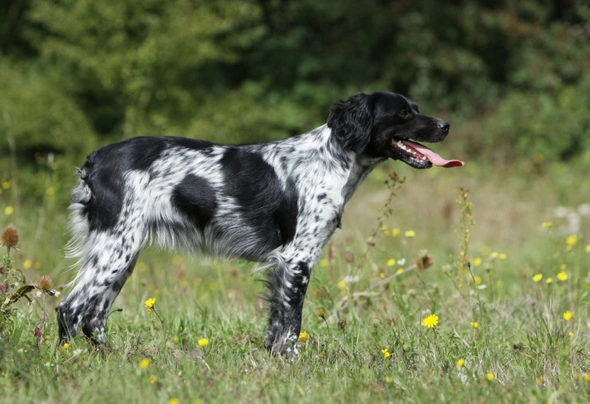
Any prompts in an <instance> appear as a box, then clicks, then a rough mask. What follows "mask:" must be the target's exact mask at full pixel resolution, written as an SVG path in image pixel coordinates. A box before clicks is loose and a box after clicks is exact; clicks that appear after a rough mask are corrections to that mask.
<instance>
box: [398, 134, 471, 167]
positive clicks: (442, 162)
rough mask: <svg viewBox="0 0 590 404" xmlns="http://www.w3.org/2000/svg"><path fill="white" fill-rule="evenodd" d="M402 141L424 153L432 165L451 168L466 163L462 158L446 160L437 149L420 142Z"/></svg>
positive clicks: (408, 146)
mask: <svg viewBox="0 0 590 404" xmlns="http://www.w3.org/2000/svg"><path fill="white" fill-rule="evenodd" d="M401 142H402V143H403V144H404V146H406V147H407V148H410V149H413V150H415V151H416V152H418V153H420V154H422V155H423V156H424V157H426V158H427V159H428V161H430V162H431V163H432V165H435V166H437V167H445V168H449V167H461V166H462V165H465V163H464V162H463V161H461V160H446V159H444V158H442V157H441V156H439V155H438V154H437V153H436V152H435V151H433V150H430V149H429V148H428V147H426V146H423V145H421V144H419V143H415V142H411V141H409V140H402V141H401Z"/></svg>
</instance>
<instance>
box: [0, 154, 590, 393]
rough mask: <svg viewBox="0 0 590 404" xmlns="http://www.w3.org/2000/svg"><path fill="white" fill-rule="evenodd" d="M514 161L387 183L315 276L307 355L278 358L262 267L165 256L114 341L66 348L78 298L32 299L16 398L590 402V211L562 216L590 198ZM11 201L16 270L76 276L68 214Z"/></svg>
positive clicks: (23, 315)
mask: <svg viewBox="0 0 590 404" xmlns="http://www.w3.org/2000/svg"><path fill="white" fill-rule="evenodd" d="M392 167H395V169H396V170H398V169H399V170H400V171H398V172H399V173H400V177H402V176H403V177H406V178H407V179H406V181H405V183H403V184H401V183H400V181H399V180H398V179H395V180H394V179H392V178H391V177H390V174H389V173H390V171H391V169H392ZM515 169H516V168H515V167H510V168H506V169H505V171H503V170H502V169H498V170H494V175H493V176H492V175H489V176H488V175H486V174H485V173H484V174H482V173H480V172H477V171H470V170H472V169H471V168H469V166H466V167H465V169H461V170H459V169H455V170H436V169H432V170H428V171H420V172H417V171H411V170H406V169H404V168H400V167H399V164H397V165H392V166H385V167H384V168H383V169H382V170H379V171H377V172H375V173H374V174H372V176H371V178H370V181H369V183H368V184H366V185H364V186H363V188H362V189H361V191H360V194H359V195H356V196H355V197H354V198H353V200H352V201H351V203H350V204H349V206H347V209H346V213H345V217H344V229H343V230H342V231H339V232H338V233H337V234H336V235H335V237H334V238H333V240H332V241H331V242H330V244H329V245H328V247H327V248H326V252H325V255H324V258H323V259H322V261H321V262H320V263H319V264H318V265H317V266H316V268H315V269H314V273H313V280H312V283H311V285H310V289H309V291H308V295H307V299H306V306H305V309H304V320H303V332H304V333H305V334H303V335H302V338H301V340H300V356H299V358H297V359H296V360H291V359H289V358H282V357H271V356H269V355H268V354H267V353H266V351H265V350H264V349H263V334H264V328H265V325H266V306H265V304H264V302H263V300H262V298H261V294H262V292H263V290H264V289H263V284H262V282H259V281H258V280H260V279H262V278H263V274H260V273H257V274H254V275H252V274H251V269H252V264H250V263H246V262H236V261H224V260H217V259H210V258H203V257H189V256H186V255H180V254H174V253H164V252H161V251H158V250H156V249H148V250H146V251H145V252H144V253H142V255H141V257H140V260H139V263H138V265H137V268H136V270H135V272H136V273H135V274H134V275H133V276H132V277H131V279H130V280H129V281H128V283H127V285H126V287H125V289H124V290H123V292H122V294H121V296H120V297H119V299H118V300H117V301H116V302H115V306H114V308H115V309H116V310H115V311H113V313H112V314H111V316H110V318H109V324H108V336H109V342H108V344H107V346H105V347H102V348H100V349H96V348H95V347H93V346H92V345H91V344H89V343H88V342H87V341H86V340H84V339H83V338H78V339H76V340H74V341H72V342H71V343H70V344H69V345H68V346H58V345H57V340H56V333H57V329H56V324H55V315H54V313H53V308H54V307H55V305H56V304H57V303H58V302H59V301H60V300H61V298H62V297H63V296H61V297H57V298H56V297H51V296H48V295H45V294H43V295H40V296H35V291H32V292H31V294H30V295H31V297H32V299H31V302H30V303H29V302H27V301H25V300H24V299H21V301H20V302H18V303H17V304H16V305H14V307H15V311H14V312H11V314H10V319H11V322H9V323H6V324H5V327H4V331H3V333H2V339H1V340H0V389H1V391H3V397H4V399H5V400H7V401H10V402H48V403H53V402H64V401H67V402H74V403H75V402H84V403H92V402H149V403H151V402H154V403H173V402H179V403H199V402H203V403H209V402H212V403H217V402H219V403H221V402H246V403H250V402H256V403H258V402H269V403H270V402H272V403H276V402H280V403H283V402H284V403H290V402H343V403H344V402H419V403H423V402H446V401H454V402H554V401H558V402H587V401H588V399H590V360H589V358H588V355H589V354H590V353H589V345H590V340H589V339H588V329H589V325H590V314H589V306H590V298H589V294H590V273H589V270H590V268H589V267H588V266H587V262H588V260H589V258H590V251H589V249H590V247H588V245H589V244H590V239H589V238H588V237H590V234H589V231H590V227H589V226H588V224H589V223H588V217H586V216H583V215H582V214H580V215H579V216H580V217H579V218H578V219H579V221H580V225H579V227H578V229H577V232H575V233H570V232H568V231H569V230H568V226H567V223H566V222H567V220H566V219H564V218H559V217H556V216H555V214H554V210H555V208H556V207H557V206H560V205H564V206H566V207H568V208H570V210H571V211H572V212H573V211H574V210H573V209H574V208H577V207H578V206H580V205H582V203H583V202H584V201H587V200H589V199H590V194H589V193H590V190H587V189H586V188H587V187H586V186H585V185H584V184H585V181H586V179H585V178H583V177H582V176H580V177H576V176H572V175H571V174H570V173H565V174H564V171H563V168H562V167H560V166H555V167H553V168H551V169H550V171H549V172H546V173H543V175H536V174H534V173H526V172H525V174H523V176H510V175H509V173H510V172H511V171H512V170H515ZM581 172H583V170H582V171H581ZM566 180H567V181H566ZM384 181H389V186H384V184H383V182H384ZM564 181H565V182H564ZM49 186H51V184H49ZM461 188H462V190H461ZM572 190H575V191H576V192H572ZM50 197H51V195H48V196H47V198H50ZM0 198H1V199H0V203H1V204H2V205H0V208H2V209H1V210H2V211H3V210H5V208H6V207H8V206H12V207H13V212H11V213H10V215H6V211H4V216H2V213H3V212H2V211H0V218H1V219H0V220H1V221H0V224H1V225H8V224H9V223H10V222H14V224H15V226H16V228H17V229H18V231H19V233H20V241H19V250H16V251H15V250H13V251H11V258H12V259H13V260H14V266H15V267H16V268H20V269H22V270H23V272H24V274H25V276H26V277H27V279H29V281H30V280H32V281H33V282H32V283H35V282H37V280H38V279H39V278H40V276H41V275H42V274H46V275H49V276H50V277H51V278H52V279H53V280H54V283H55V284H57V285H61V284H64V283H65V282H67V281H69V280H71V278H72V276H73V274H72V273H71V272H68V271H67V270H65V268H67V266H68V265H69V264H70V263H69V262H67V261H65V260H64V259H63V257H62V250H61V246H62V245H63V244H64V243H65V241H66V235H65V233H64V228H65V223H66V215H65V207H64V206H62V205H61V204H59V203H54V202H52V201H51V200H46V201H44V202H43V203H42V204H41V205H40V206H41V207H40V208H38V207H34V206H32V205H28V204H27V203H26V201H25V202H21V204H19V205H18V206H17V205H13V202H12V200H11V194H10V184H8V187H6V188H5V189H4V192H3V194H2V195H0ZM20 199H21V200H23V201H24V200H25V198H24V195H21V196H20ZM39 221H40V222H39ZM549 222H551V224H549ZM543 223H544V225H543ZM425 250H428V251H425ZM3 253H4V251H3ZM430 261H432V265H430V266H429V264H430V263H431V262H430ZM416 262H418V264H419V265H416ZM1 276H2V275H0V281H2V278H1ZM549 279H551V281H549ZM66 292H67V291H63V293H66ZM149 298H155V303H154V304H153V307H151V308H149V309H148V308H147V307H145V305H144V303H145V302H146V300H147V299H149ZM149 311H151V312H149ZM570 314H571V317H570ZM431 315H435V316H436V317H437V321H434V317H429V316H431ZM425 324H426V325H430V326H432V327H427V326H426V325H425ZM175 400H177V401H175Z"/></svg>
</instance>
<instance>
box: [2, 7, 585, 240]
mask: <svg viewBox="0 0 590 404" xmlns="http://www.w3.org/2000/svg"><path fill="white" fill-rule="evenodd" d="M379 90H381V91H382V90H385V91H395V92H399V93H403V94H405V95H408V96H410V97H411V98H412V99H414V100H415V101H416V102H418V103H419V104H420V107H421V110H422V111H423V112H425V113H427V114H429V115H435V116H439V117H442V118H444V119H446V120H448V121H450V122H451V124H452V129H451V136H450V137H449V138H448V140H447V141H446V142H445V143H444V144H441V145H436V148H437V150H439V151H441V152H442V153H443V154H444V155H445V157H447V158H460V159H463V160H465V161H467V166H465V167H463V168H461V169H455V170H440V169H439V170H438V171H436V172H433V170H429V173H428V174H424V173H423V172H419V173H416V172H414V171H411V170H409V171H407V172H406V171H404V170H406V169H405V167H401V166H403V165H402V164H399V163H397V164H396V163H391V164H390V165H388V166H386V168H385V169H384V171H385V172H386V171H388V170H391V169H392V168H393V167H395V170H398V169H399V170H402V174H404V175H407V176H409V177H410V179H412V178H413V176H415V177H416V178H418V177H419V178H420V181H424V182H425V184H426V185H416V186H414V184H412V186H411V188H412V189H417V190H418V189H420V190H422V191H420V192H422V193H419V192H418V191H416V192H417V193H415V194H411V193H406V190H404V191H403V192H400V194H401V195H406V196H402V198H413V199H412V201H411V202H410V203H408V204H406V205H404V206H405V207H404V208H403V209H404V210H407V209H412V208H413V207H414V206H417V207H419V208H422V207H424V205H426V204H427V203H429V202H430V199H429V198H433V197H434V198H436V197H437V195H444V198H446V199H448V200H447V201H446V202H445V203H441V204H440V205H441V207H440V209H441V210H442V213H441V212H440V211H439V210H435V211H432V210H427V211H426V212H424V210H422V213H416V215H432V216H436V217H441V215H442V217H445V215H446V216H448V215H449V214H448V211H449V209H450V208H449V205H451V206H452V205H453V203H454V198H455V194H454V191H453V189H456V188H457V187H458V186H459V185H461V186H463V185H464V186H467V187H469V188H471V189H473V190H474V191H476V193H475V194H474V199H475V202H476V207H477V206H481V207H486V208H485V209H482V211H481V213H478V212H476V213H478V214H479V216H478V215H476V220H477V219H478V218H479V220H480V223H482V222H483V223H484V224H487V228H488V229H492V228H496V229H497V231H495V232H492V230H489V232H490V234H491V235H490V237H493V238H495V239H496V240H503V241H505V242H507V243H508V244H510V240H511V239H510V238H509V235H510V234H512V233H514V232H515V231H516V230H515V226H514V224H515V223H519V225H522V223H525V222H526V219H525V218H524V216H526V214H527V212H529V211H530V212H532V213H530V215H531V218H530V224H531V226H532V224H533V223H534V224H535V225H538V224H539V223H541V220H551V217H549V216H550V215H549V213H548V212H553V211H552V209H554V208H557V207H558V205H564V206H563V207H564V208H565V209H573V210H574V211H576V209H577V208H578V206H582V205H583V204H584V203H586V202H587V201H588V200H590V191H588V190H587V189H588V187H584V184H585V183H586V179H585V175H586V174H587V173H590V136H589V135H590V3H589V2H587V1H582V0H580V1H576V0H519V1H513V0H500V1H496V0H494V1H490V0H464V1H461V0H455V1H440V0H397V1H377V0H373V1H367V0H340V1H331V0H323V1H317V0H298V1H289V0H239V1H234V0H224V1H213V0H200V1H197V0H168V1H160V0H118V1H97V0H53V1H40V0H3V1H2V2H1V3H0V181H1V183H2V189H0V191H1V192H2V193H1V194H0V203H1V204H2V209H4V212H3V213H4V220H3V223H2V224H3V225H4V224H6V223H9V222H10V221H16V222H19V221H20V223H21V226H22V224H23V223H24V222H27V220H33V219H27V213H28V212H30V210H28V209H25V208H23V206H31V207H34V208H36V209H41V210H40V211H41V213H40V219H38V218H37V216H35V219H34V220H35V221H37V220H39V221H40V222H41V223H43V221H44V220H45V221H46V222H49V221H48V220H47V218H48V217H57V216H59V215H61V214H62V212H64V213H65V210H66V209H65V208H66V206H67V203H68V199H69V192H70V190H71V187H72V186H73V183H74V182H75V177H74V175H72V173H73V168H74V167H75V166H79V165H81V164H82V163H83V161H84V158H85V156H86V155H87V154H88V153H89V152H90V151H92V150H93V149H94V148H96V147H98V146H100V145H103V144H106V143H109V142H112V141H117V140H120V139H123V138H128V137H132V136H138V135H155V134H165V135H174V136H187V137H195V138H202V139H208V140H212V141H215V142H231V143H240V142H244V143H251V142H259V141H268V140H274V139H281V138H285V137H287V136H292V135H296V134H299V133H303V132H306V131H308V130H310V129H313V128H314V127H316V126H319V125H321V124H323V123H324V122H325V120H326V117H327V115H328V111H329V108H330V105H331V104H333V103H334V102H336V101H338V100H341V99H344V98H346V97H348V96H349V95H350V94H352V93H355V92H359V91H364V92H370V91H379ZM443 171H444V172H443ZM451 172H452V173H451ZM584 173H586V174H584ZM384 175H385V174H384V173H382V175H381V176H380V175H379V174H375V175H374V179H373V180H372V181H373V183H375V181H380V180H381V179H382V178H383V177H384ZM443 177H444V178H445V180H440V178H443ZM445 181H446V182H445ZM425 187H428V189H430V190H431V191H430V193H429V194H428V198H424V189H425ZM408 188H410V187H408ZM368 189H370V188H368ZM435 191H436V192H437V193H434V192H435ZM384 192H386V191H384ZM374 199H375V201H376V202H375V205H379V204H382V203H383V197H382V194H378V195H377V196H376V197H375V198H374ZM535 204H536V205H535ZM486 205H487V206H486ZM408 206H410V207H408ZM357 208H358V210H359V215H362V214H366V211H367V210H368V209H366V207H364V206H362V205H361V206H357ZM357 208H355V207H352V208H351V211H354V210H355V209H357ZM499 208H501V209H499ZM437 209H439V208H437ZM363 211H364V212H363ZM445 212H446V213H445ZM506 212H508V213H506ZM576 212H577V211H576ZM552 214H553V213H551V215H552ZM485 215H489V220H488V219H486V218H485V217H484V216H485ZM499 215H504V216H501V217H500V216H499ZM543 215H545V216H543ZM351 217H352V219H349V220H356V219H355V217H356V216H354V215H353V216H351ZM359 221H360V220H359ZM414 221H416V220H414ZM64 222H65V221H58V222H57V223H58V225H59V226H60V229H62V228H63V226H64ZM425 226H431V225H430V224H428V223H426V224H425ZM440 226H441V228H445V226H446V227H448V226H449V222H448V221H442V222H440ZM494 226H495V227H494ZM31 228H32V229H33V230H34V231H35V232H36V234H37V238H40V237H41V236H40V235H41V234H43V231H41V230H38V229H39V226H37V225H35V226H33V225H31ZM525 228H526V227H525ZM577 229H578V231H581V230H580V226H578V227H577ZM582 230H583V229H582ZM62 233H63V231H62V230H60V231H59V234H62ZM525 233H526V231H524V232H523V234H522V237H523V238H524V237H526V234H525ZM507 237H508V238H507ZM62 238H63V237H62V236H60V237H59V240H58V241H59V242H61V241H62ZM56 243H58V242H56Z"/></svg>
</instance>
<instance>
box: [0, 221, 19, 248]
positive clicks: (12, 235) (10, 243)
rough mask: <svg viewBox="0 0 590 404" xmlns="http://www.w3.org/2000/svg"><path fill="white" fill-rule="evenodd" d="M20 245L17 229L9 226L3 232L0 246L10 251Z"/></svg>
mask: <svg viewBox="0 0 590 404" xmlns="http://www.w3.org/2000/svg"><path fill="white" fill-rule="evenodd" d="M17 244H18V232H17V231H16V227H14V226H13V225H8V226H6V227H5V228H4V231H2V237H1V238H0V245H2V246H4V247H7V248H8V250H9V251H10V249H11V248H14V247H16V245H17Z"/></svg>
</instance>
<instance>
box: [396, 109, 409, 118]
mask: <svg viewBox="0 0 590 404" xmlns="http://www.w3.org/2000/svg"><path fill="white" fill-rule="evenodd" d="M397 115H398V116H399V117H400V118H402V119H408V118H409V117H410V111H408V110H407V109H402V110H401V111H399V112H398V113H397Z"/></svg>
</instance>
